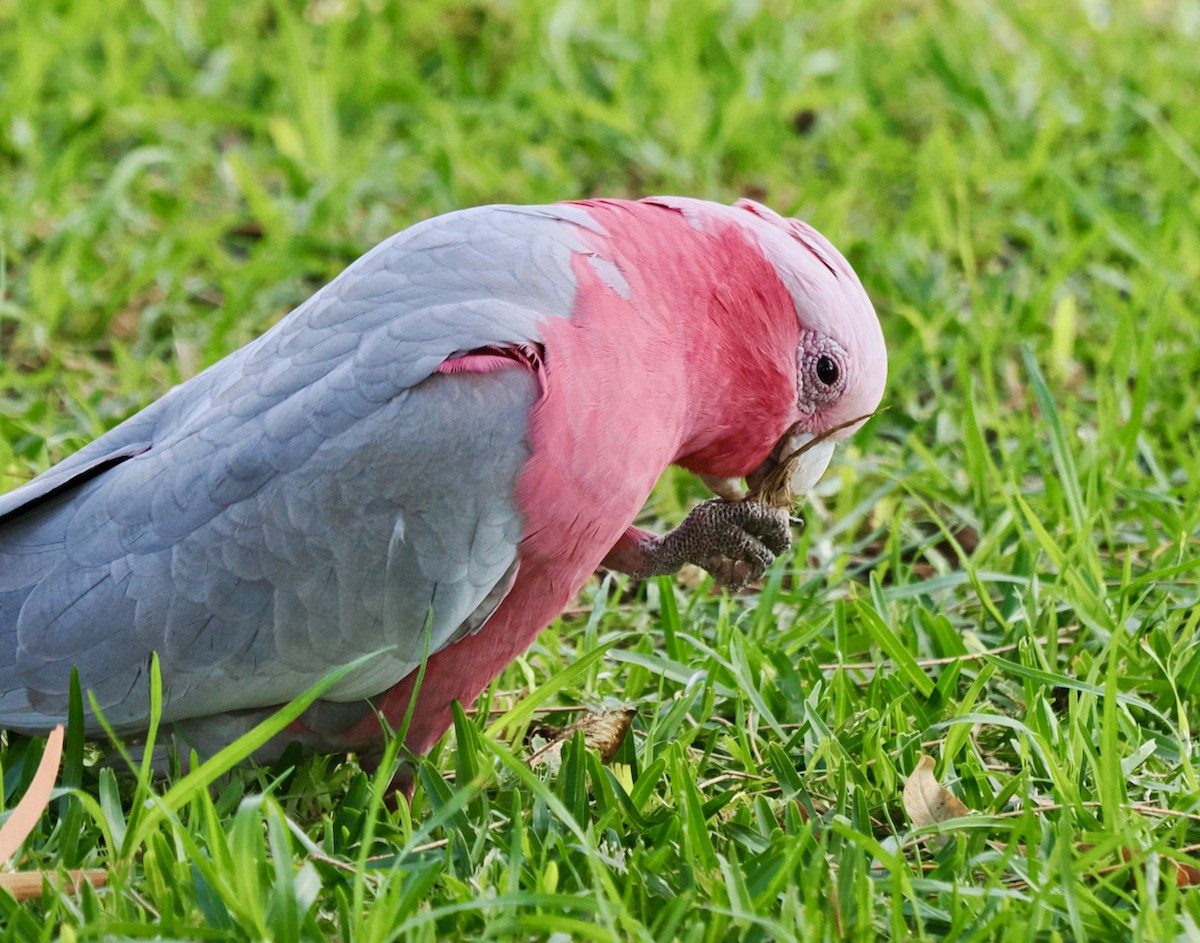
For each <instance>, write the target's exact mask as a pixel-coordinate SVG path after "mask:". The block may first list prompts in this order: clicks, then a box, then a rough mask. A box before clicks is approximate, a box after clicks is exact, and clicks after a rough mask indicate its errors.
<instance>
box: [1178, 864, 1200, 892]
mask: <svg viewBox="0 0 1200 943" xmlns="http://www.w3.org/2000/svg"><path fill="white" fill-rule="evenodd" d="M1197 884H1200V868H1196V867H1193V866H1192V865H1190V864H1184V863H1183V862H1181V861H1176V862H1175V886H1176V887H1195V886H1196V885H1197Z"/></svg>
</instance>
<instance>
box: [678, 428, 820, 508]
mask: <svg viewBox="0 0 1200 943" xmlns="http://www.w3.org/2000/svg"><path fill="white" fill-rule="evenodd" d="M814 438H815V437H814V436H812V435H810V434H809V433H807V432H795V433H792V434H790V435H784V437H783V438H781V439H780V440H779V441H778V442H777V443H775V448H773V449H772V450H771V454H770V455H768V456H767V458H766V460H765V461H764V462H763V463H762V464H761V465H759V466H758V468H756V469H754V471H752V472H750V474H748V475H747V476H746V484H747V486H748V487H749V488H750V489H751V490H754V491H756V490H757V489H758V487H759V486H760V485H761V484H762V483H763V480H764V479H765V478H766V477H767V475H769V474H770V473H771V472H772V471H774V470H775V469H776V468H778V467H779V465H780V464H782V463H783V462H785V461H787V460H788V457H789V456H791V455H792V454H793V453H795V452H796V451H798V450H799V449H802V448H804V447H805V446H806V445H808V443H810V442H812V440H813V439H814ZM833 447H834V442H833V440H832V439H828V438H826V439H823V440H822V441H820V442H817V443H816V444H815V445H811V446H809V447H808V448H807V449H805V450H804V453H803V454H801V455H798V456H796V458H795V459H794V461H793V465H792V476H791V489H792V493H793V494H795V495H797V496H799V495H802V494H806V493H807V492H809V491H811V490H812V488H813V486H814V485H815V484H816V483H817V482H818V481H820V480H821V476H822V475H824V474H825V469H826V468H828V467H829V462H830V459H832V458H833ZM700 477H701V479H702V480H703V481H704V483H705V484H706V485H708V487H709V488H710V489H712V491H713V493H714V494H718V495H720V496H721V497H723V498H725V499H726V500H727V501H737V500H740V499H741V498H742V497H743V496H744V494H745V492H744V491H743V490H742V488H741V486H740V483H739V482H738V481H737V480H736V479H734V478H717V477H715V476H713V475H701V476H700Z"/></svg>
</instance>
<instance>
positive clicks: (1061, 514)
mask: <svg viewBox="0 0 1200 943" xmlns="http://www.w3.org/2000/svg"><path fill="white" fill-rule="evenodd" d="M1197 49H1200V4H1198V3H1197V2H1196V0H1066V2H1064V3H1038V2H1033V0H999V2H989V0H901V2H895V0H843V2H835V0H819V2H811V3H809V2H802V0H794V2H792V0H737V2H732V0H731V2H717V0H654V2H640V0H586V2H583V0H477V2H459V0H442V2H436V0H403V2H399V0H398V2H395V3H391V2H388V0H361V2H359V0H310V2H308V3H307V4H304V3H302V2H289V0H244V2H242V0H239V2H235V0H207V2H189V0H144V2H142V3H131V2H124V0H110V2H107V3H84V2H64V3H46V2H42V0H0V350H2V351H3V361H2V363H0V397H2V404H3V405H2V408H0V490H7V489H8V488H10V487H14V486H16V485H17V484H19V483H20V482H21V481H23V480H25V479H27V478H28V477H30V476H31V475H32V474H34V473H35V472H38V471H40V470H42V469H44V468H46V467H47V466H48V465H49V464H51V463H52V462H54V461H55V460H57V459H59V458H61V457H63V456H65V455H66V454H68V453H69V452H71V451H72V450H74V449H75V448H77V447H79V446H80V445H82V444H84V443H85V442H87V441H89V440H90V439H92V438H93V437H95V436H96V435H98V434H99V433H100V432H102V431H103V430H105V429H106V428H109V427H111V426H112V425H114V424H116V423H117V422H119V421H120V420H121V419H123V418H124V417H126V416H128V415H130V414H131V413H132V412H133V411H135V410H137V409H138V408H140V407H141V406H143V405H145V404H147V403H149V402H151V401H152V400H154V399H155V398H156V397H158V396H159V395H161V394H162V393H163V392H164V391H165V390H166V389H167V388H168V387H169V386H170V385H172V384H173V383H175V382H178V381H179V380H180V379H182V378H184V377H186V376H189V375H191V374H192V373H194V372H196V371H197V370H198V369H200V368H202V367H203V366H205V365H207V364H209V363H212V362H213V361H215V360H217V359H219V358H220V357H221V356H223V355H224V354H226V353H228V352H230V351H231V350H233V349H235V348H236V347H238V346H239V345H241V344H242V343H244V342H246V341H247V340H249V339H250V338H252V337H254V336H255V335H257V334H258V333H260V332H261V331H262V330H264V329H265V328H266V327H267V326H269V325H270V324H271V323H272V322H273V321H274V320H275V319H276V318H278V317H279V316H280V315H282V314H283V313H285V312H286V311H288V310H289V309H290V308H291V307H293V306H294V305H296V304H297V303H299V302H300V301H301V300H303V299H304V298H305V297H307V296H308V295H309V294H310V293H311V292H312V291H313V290H314V289H315V288H317V287H318V286H319V285H321V284H322V283H324V282H325V281H327V280H328V279H329V278H330V277H332V276H333V275H334V274H335V273H337V272H338V271H339V270H340V269H341V268H342V267H343V266H345V265H346V264H347V263H348V262H349V261H350V260H351V259H353V258H354V257H356V256H357V255H359V254H360V253H362V252H363V251H365V250H366V249H367V248H369V247H370V246H372V245H373V244H375V243H376V242H377V241H379V240H380V239H382V238H383V237H385V236H386V235H388V234H390V233H391V232H393V231H395V230H397V229H400V228H403V227H404V226H407V225H409V224H410V223H413V222H415V221H417V220H420V219H422V218H425V217H427V216H430V215H433V214H436V213H439V212H444V211H447V210H450V209H454V208H458V207H462V206H467V205H471V204H477V203H484V202H493V201H503V202H517V203H524V202H545V201H551V200H556V199H563V198H571V197H582V196H589V195H597V194H603V195H613V196H640V195H645V194H649V193H661V192H669V193H681V194H688V195H695V196H704V197H710V198H714V199H720V200H732V199H735V198H737V197H739V196H742V195H750V196H753V197H755V198H757V199H761V200H763V201H764V202H767V203H768V204H770V205H771V206H773V207H774V208H776V209H778V210H780V211H782V212H785V213H790V214H794V215H799V216H802V217H804V218H806V219H808V220H809V221H810V222H812V223H813V224H814V225H816V226H817V227H818V228H819V229H821V230H822V231H823V232H825V233H826V234H827V235H828V236H829V237H830V238H831V239H832V240H833V241H834V242H835V243H836V244H837V245H838V246H839V247H840V248H842V250H843V251H844V252H845V253H846V254H847V256H848V257H849V258H850V260H851V262H852V263H853V264H854V265H855V266H856V268H857V269H858V271H859V273H860V274H861V276H862V279H863V281H864V283H865V285H866V287H867V290H868V292H869V293H870V294H871V296H872V297H873V299H874V300H875V303H876V305H877V307H878V310H879V312H880V316H881V318H882V320H883V324H884V332H885V334H886V335H887V338H888V343H889V348H890V353H891V371H890V380H889V388H888V392H887V394H886V398H885V402H886V403H887V404H888V407H889V408H888V411H887V412H885V413H884V414H882V415H881V416H879V417H878V418H876V419H875V420H873V421H872V422H871V423H870V424H869V425H868V426H867V427H866V429H865V430H864V431H863V432H862V433H861V434H860V435H858V436H857V437H856V439H855V440H854V441H853V442H852V444H850V445H849V446H848V447H844V448H842V449H840V450H839V453H838V456H837V457H836V458H835V465H834V467H833V468H832V469H831V471H830V473H829V474H828V475H827V477H826V480H825V481H824V482H823V483H822V484H821V485H820V486H819V488H818V489H817V492H816V493H815V495H814V496H813V497H812V499H811V500H810V501H809V502H808V503H807V504H806V506H805V507H804V508H803V511H802V513H803V515H804V517H805V518H806V519H807V526H806V527H805V528H804V531H803V533H802V534H801V535H799V537H798V540H797V543H796V546H795V552H794V553H793V554H792V555H791V557H790V558H789V559H787V560H784V561H780V562H779V563H778V564H776V565H775V566H774V567H773V568H772V569H771V571H770V572H769V575H768V578H767V580H766V582H765V584H764V585H763V586H762V587H761V589H755V590H753V591H750V592H747V593H745V594H742V595H739V596H735V597H731V596H729V595H724V594H721V593H719V592H714V591H713V588H712V584H711V582H710V581H709V580H708V579H707V577H703V576H702V575H700V574H690V575H689V574H683V575H682V576H681V577H680V578H679V579H659V580H655V581H651V582H649V583H647V584H644V585H631V584H629V583H627V582H625V581H623V580H621V579H613V578H608V579H605V580H604V581H603V582H601V581H596V582H595V583H594V584H592V585H590V586H589V587H587V588H586V589H585V591H584V593H583V594H582V596H581V598H580V599H579V601H578V605H577V606H576V607H575V608H573V609H571V610H569V611H568V612H567V613H566V614H565V615H564V617H563V618H562V619H561V620H560V621H558V622H556V623H554V624H553V625H552V626H551V627H550V628H548V629H547V630H546V631H545V633H544V634H543V635H542V636H541V637H540V639H539V640H538V642H537V643H536V644H535V645H534V646H533V648H531V649H530V650H529V652H528V653H527V654H526V655H525V656H524V657H523V658H521V659H520V660H519V661H517V662H516V663H515V664H513V665H512V666H511V667H510V668H509V669H508V670H507V671H506V672H505V673H504V674H503V675H502V676H501V677H500V678H499V679H498V680H497V682H496V683H495V685H494V686H493V688H492V690H491V691H490V692H489V693H488V694H487V696H485V697H484V698H483V700H482V701H481V703H479V704H478V705H468V707H467V710H466V711H465V712H464V713H463V714H462V715H461V716H460V718H459V723H458V724H457V725H456V731H455V732H453V733H452V734H451V735H450V736H449V737H447V739H446V740H445V741H444V742H443V743H442V744H441V746H439V747H438V748H437V749H436V750H435V751H434V752H433V754H432V755H431V756H429V757H428V759H427V761H426V762H425V763H424V765H423V766H422V767H421V769H420V771H419V781H420V788H418V791H417V794H416V797H415V799H414V802H413V804H412V806H411V808H409V807H407V806H405V805H403V803H402V804H401V807H400V808H399V809H390V808H388V807H387V806H385V805H383V804H382V791H381V788H380V787H381V785H382V783H383V781H384V779H385V778H386V777H375V778H372V777H369V776H368V775H367V774H365V773H363V772H362V771H360V770H359V769H358V767H357V766H355V765H354V764H353V763H352V762H344V761H343V760H341V759H338V758H333V759H330V758H319V759H314V760H300V761H298V762H296V763H295V764H292V763H287V764H281V765H280V766H279V767H277V768H274V769H262V768H257V769H247V768H245V767H239V768H237V769H235V770H234V771H233V772H232V773H230V774H229V775H227V776H224V777H222V778H220V779H217V774H218V773H219V770H218V769H217V768H216V767H214V766H205V767H201V769H200V772H199V773H198V774H194V775H193V776H191V777H188V778H184V777H181V776H176V777H174V779H173V780H171V781H169V782H165V783H163V782H153V783H152V782H149V781H148V780H146V779H145V778H142V779H141V780H137V779H136V778H133V777H129V776H124V775H122V776H116V775H114V774H113V772H112V770H103V771H102V770H99V769H97V768H95V767H94V766H93V765H92V764H90V762H89V763H83V762H82V761H83V760H84V759H85V758H90V757H91V756H92V753H91V752H85V751H84V750H82V749H81V747H80V746H79V745H78V744H75V743H69V744H68V750H67V756H68V761H67V766H66V768H65V770H64V774H63V776H64V779H63V782H65V783H67V784H72V785H74V786H75V788H70V789H66V790H64V791H63V792H61V793H60V796H59V798H56V799H55V800H54V801H53V802H52V803H51V807H50V808H49V810H48V811H47V813H46V814H45V815H44V816H43V817H42V820H41V823H40V825H39V827H38V829H37V830H36V831H35V832H34V834H33V836H32V837H31V838H30V839H29V840H28V841H27V842H26V845H25V847H24V849H23V851H22V853H21V855H20V856H19V857H18V858H17V859H14V861H13V862H11V863H10V866H19V867H20V868H22V869H38V868H42V869H48V870H51V871H53V870H55V869H66V868H87V869H97V870H102V871H104V872H106V873H107V886H105V887H104V888H102V889H99V890H93V889H92V888H91V887H90V886H88V887H85V888H84V889H83V890H82V891H80V892H76V893H66V892H54V891H52V890H49V889H48V892H47V893H46V895H45V896H43V897H42V898H41V899H40V900H33V901H28V902H23V903H18V902H16V901H14V900H13V899H12V898H11V897H10V896H9V895H8V894H7V893H6V892H3V891H0V927H2V928H3V929H2V930H0V937H2V938H3V939H13V940H22V941H24V940H51V939H62V940H83V939H96V940H98V939H102V938H103V939H111V938H124V937H149V936H155V935H158V936H160V937H162V938H170V939H193V938H196V939H219V940H243V939H244V940H266V939H270V940H278V941H290V940H302V939H303V940H323V939H341V940H346V941H350V940H354V941H376V940H379V941H382V940H421V941H425V940H476V939H480V940H532V939H548V940H554V941H567V940H598V941H599V940H605V941H607V940H614V941H616V940H620V941H624V940H676V939H678V940H687V941H697V943H699V941H712V943H720V941H726V940H745V941H765V940H825V939H828V940H836V939H850V940H863V941H870V940H875V939H878V938H887V939H903V940H909V939H920V940H932V939H943V938H947V939H953V940H993V939H996V940H1001V939H1003V940H1009V939H1011V940H1047V941H1050V940H1083V939H1130V940H1151V941H1157V940H1168V939H1184V938H1187V939H1196V938H1197V935H1198V934H1200V896H1198V895H1200V886H1198V887H1193V886H1191V885H1192V884H1193V883H1194V882H1195V883H1200V872H1196V871H1194V870H1191V868H1192V866H1194V865H1198V864H1200V750H1198V749H1197V746H1196V743H1195V740H1194V737H1193V732H1192V730H1191V724H1192V723H1194V722H1196V720H1197V716H1198V714H1197V710H1198V707H1200V691H1198V684H1200V644H1197V640H1196V625H1197V622H1198V621H1200V606H1198V605H1197V588H1198V581H1197V568H1198V567H1200V552H1198V550H1200V547H1198V540H1200V435H1198V428H1200V427H1198V425H1197V416H1198V410H1200V382H1198V380H1197V377H1198V375H1200V293H1198V292H1197V288H1196V286H1197V284H1198V283H1200V226H1198V224H1197V219H1200V99H1198V95H1200V55H1197ZM703 493H704V491H703V488H702V487H701V486H700V485H699V484H698V483H696V482H695V481H693V480H692V479H691V478H690V477H689V476H687V475H685V474H683V473H676V472H672V473H669V474H668V475H667V476H666V477H665V478H664V480H663V482H662V483H661V485H660V487H659V489H658V491H657V492H656V494H655V496H654V499H653V501H652V503H651V504H650V505H649V506H648V507H647V509H646V515H645V516H646V519H647V521H650V522H652V524H653V526H656V527H659V528H663V527H667V526H670V525H672V524H674V523H677V522H678V521H679V520H680V518H681V517H682V515H683V513H684V512H685V510H686V508H687V507H688V505H689V503H690V502H692V501H694V500H696V499H697V498H699V497H701V496H702V494H703ZM625 705H628V706H631V707H633V708H636V710H637V714H636V717H635V718H634V720H633V726H632V731H631V734H630V736H629V738H628V739H627V741H626V743H625V745H624V746H623V747H622V749H621V751H620V752H619V754H618V756H617V758H616V762H615V763H614V764H613V765H611V766H603V765H601V763H600V761H599V758H598V756H597V755H596V754H595V753H594V752H592V751H588V750H586V749H584V748H583V747H582V745H581V740H580V738H576V739H575V740H572V741H571V742H570V743H569V744H568V745H567V747H566V748H565V749H564V751H563V758H562V763H561V765H560V766H559V767H558V769H557V770H556V771H555V770H551V769H549V768H547V767H546V766H544V765H536V766H529V765H528V764H527V762H526V760H527V758H528V754H529V752H530V749H529V747H528V746H527V745H526V743H525V740H524V733H525V730H526V729H527V728H528V727H529V726H530V725H531V724H533V723H542V722H551V723H554V722H561V718H568V719H569V718H570V717H571V716H572V715H571V714H570V713H568V712H566V711H563V710H562V709H563V708H578V707H587V708H599V707H620V706H625ZM41 749H42V746H41V743H40V742H37V741H34V742H30V741H26V740H23V739H21V738H17V737H13V738H9V739H8V740H7V741H4V742H3V743H0V766H2V770H3V796H2V798H3V803H4V807H5V808H8V807H10V806H11V805H12V804H13V803H15V801H16V800H17V799H18V798H19V797H20V796H21V795H23V794H24V792H25V789H26V788H27V785H28V782H29V779H30V777H31V776H32V773H33V768H34V766H35V762H36V759H37V757H38V756H39V755H40V752H41ZM922 754H927V755H929V756H931V757H933V758H934V759H935V760H936V768H935V772H936V776H937V778H938V779H939V780H940V781H941V782H942V783H944V784H945V785H947V786H948V787H949V788H950V789H951V791H952V792H954V793H955V794H956V795H957V796H958V797H959V798H961V799H962V801H963V802H965V804H966V805H967V806H968V807H969V808H970V809H971V810H972V812H971V815H970V816H969V817H968V818H966V819H959V820H955V821H951V822H950V823H948V824H945V825H932V826H927V827H924V828H916V827H915V826H914V824H913V822H912V820H911V819H910V818H909V815H908V813H907V812H906V809H905V805H904V803H903V801H902V793H903V790H904V784H905V780H906V778H907V777H908V775H909V773H910V772H911V771H912V770H913V769H914V768H916V766H917V764H918V760H919V758H920V757H921V756H922ZM208 780H216V782H215V783H213V785H212V786H211V788H210V787H209V784H208Z"/></svg>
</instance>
